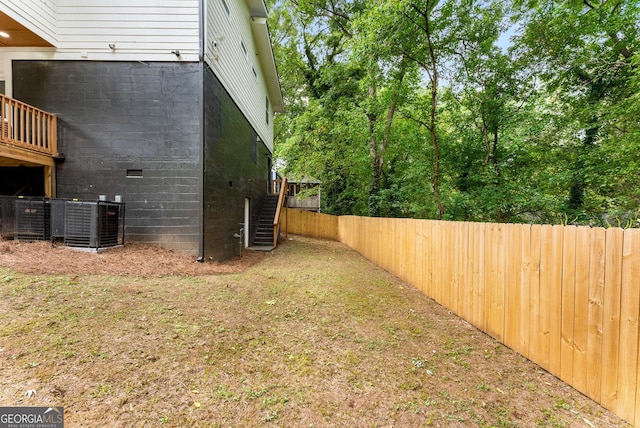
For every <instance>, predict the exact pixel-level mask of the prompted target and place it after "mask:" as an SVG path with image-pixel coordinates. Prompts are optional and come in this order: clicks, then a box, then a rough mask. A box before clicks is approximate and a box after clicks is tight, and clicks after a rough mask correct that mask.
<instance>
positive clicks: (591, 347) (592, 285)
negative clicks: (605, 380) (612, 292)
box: [587, 228, 605, 402]
mask: <svg viewBox="0 0 640 428" xmlns="http://www.w3.org/2000/svg"><path fill="white" fill-rule="evenodd" d="M604 253H605V230H604V229H602V228H594V229H593V240H592V243H591V256H590V266H589V322H588V326H587V373H588V376H587V395H588V396H590V397H594V400H596V401H598V402H601V400H600V397H601V389H600V388H601V379H602V363H601V359H602V321H603V310H602V305H603V303H602V301H603V298H604V266H605V254H604Z"/></svg>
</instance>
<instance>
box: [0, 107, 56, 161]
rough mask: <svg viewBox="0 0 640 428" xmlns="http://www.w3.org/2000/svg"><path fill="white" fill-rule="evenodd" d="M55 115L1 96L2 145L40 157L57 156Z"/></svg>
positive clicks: (0, 135) (0, 137) (0, 139)
mask: <svg viewBox="0 0 640 428" xmlns="http://www.w3.org/2000/svg"><path fill="white" fill-rule="evenodd" d="M56 128H57V123H56V116H55V115H53V114H51V113H47V112H46V111H44V110H40V109H38V108H36V107H33V106H31V105H29V104H25V103H23V102H20V101H18V100H15V99H13V98H10V97H7V96H5V95H0V129H1V132H0V142H2V143H7V144H9V145H11V146H14V147H18V148H22V149H27V150H31V151H34V152H37V153H40V154H44V155H50V156H55V155H57V154H58V137H57V129H56Z"/></svg>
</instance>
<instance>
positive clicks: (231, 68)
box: [205, 0, 273, 150]
mask: <svg viewBox="0 0 640 428" xmlns="http://www.w3.org/2000/svg"><path fill="white" fill-rule="evenodd" d="M206 4H207V5H206V31H205V34H206V36H205V38H206V43H205V61H206V62H207V64H209V66H210V67H211V68H212V69H213V71H214V73H215V74H216V76H217V77H218V79H219V80H220V81H221V83H222V85H223V86H224V87H225V89H226V90H227V91H228V92H229V93H230V94H231V97H232V98H233V99H234V100H235V102H236V103H237V104H238V107H239V108H240V110H241V111H242V112H243V113H244V115H245V116H246V117H247V119H248V120H249V122H250V123H251V125H252V126H253V128H254V129H255V130H256V132H257V133H258V135H259V136H260V139H261V140H262V141H264V143H265V144H266V146H267V147H268V148H269V150H273V126H272V122H273V121H270V123H267V122H266V121H265V110H264V103H265V101H264V100H265V97H266V96H267V86H266V83H265V79H264V73H263V71H262V68H261V67H260V63H259V61H258V58H257V56H256V44H255V42H254V38H253V33H252V29H251V16H250V11H249V6H248V5H247V3H246V1H244V0H236V1H230V0H226V4H227V5H228V7H229V14H227V12H226V10H225V6H224V3H223V1H222V0H206ZM243 45H244V48H245V49H246V51H247V54H246V55H245V52H244V49H243ZM254 72H255V73H256V75H254Z"/></svg>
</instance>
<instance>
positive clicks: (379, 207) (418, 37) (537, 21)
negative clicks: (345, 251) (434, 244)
mask: <svg viewBox="0 0 640 428" xmlns="http://www.w3.org/2000/svg"><path fill="white" fill-rule="evenodd" d="M270 8H271V12H272V13H271V16H272V18H271V21H270V28H271V32H272V37H273V41H274V49H275V54H276V59H277V64H278V68H279V72H280V76H281V81H282V89H283V94H284V98H285V103H286V109H287V111H286V113H285V114H282V115H280V116H278V117H277V120H276V154H277V156H278V157H280V158H281V159H282V160H283V165H285V166H284V170H283V172H284V173H286V174H288V175H293V176H296V177H305V176H306V177H313V178H316V179H319V180H320V181H322V185H323V196H324V200H323V204H324V206H323V209H324V210H325V212H330V213H335V214H358V215H371V216H393V217H399V216H402V217H417V218H446V219H456V220H470V221H501V222H555V223H557V222H575V223H581V224H601V225H606V224H613V223H620V224H622V225H633V224H634V222H635V221H636V219H637V218H638V217H639V215H640V210H639V208H638V206H639V203H640V186H639V184H640V183H639V181H640V180H639V173H640V171H639V170H638V166H639V164H640V159H639V157H640V150H639V149H640V147H639V146H640V95H639V94H640V53H639V50H638V44H639V43H640V39H639V36H638V34H639V30H640V28H639V26H640V24H639V22H640V5H639V2H637V1H635V0H634V1H623V0H598V1H596V0H584V1H576V0H571V1H560V0H512V1H502V0H483V1H474V0H382V1H379V2H368V1H364V0H358V1H353V0H279V1H277V2H274V3H273V4H271V5H270Z"/></svg>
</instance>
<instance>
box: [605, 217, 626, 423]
mask: <svg viewBox="0 0 640 428" xmlns="http://www.w3.org/2000/svg"><path fill="white" fill-rule="evenodd" d="M623 236H624V231H623V230H622V229H620V228H617V227H614V228H610V229H607V231H606V252H605V275H604V298H603V302H602V303H603V323H602V405H603V406H604V407H606V408H608V409H610V410H615V409H616V407H617V405H618V367H619V365H618V364H619V360H618V356H619V351H620V295H621V292H622V290H621V286H622V244H623V239H622V238H623Z"/></svg>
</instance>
